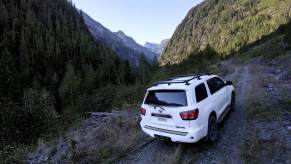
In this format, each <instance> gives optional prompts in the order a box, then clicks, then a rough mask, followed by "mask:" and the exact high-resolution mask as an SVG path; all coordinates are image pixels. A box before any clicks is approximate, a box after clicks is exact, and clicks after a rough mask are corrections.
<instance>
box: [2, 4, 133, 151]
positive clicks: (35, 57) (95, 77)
mask: <svg viewBox="0 0 291 164" xmlns="http://www.w3.org/2000/svg"><path fill="white" fill-rule="evenodd" d="M0 8H1V11H0V32H1V34H0V59H1V60H0V109H1V113H0V137H1V142H0V147H1V148H3V145H5V144H7V143H11V142H13V143H18V142H20V143H29V142H31V141H33V140H35V139H37V138H38V137H39V136H40V135H42V134H43V133H45V132H48V131H49V129H50V127H51V126H53V125H56V126H57V127H58V126H62V125H63V124H65V122H66V119H68V118H69V117H70V116H71V115H73V114H74V113H77V114H82V113H84V112H85V109H88V110H91V108H90V107H88V108H86V105H88V104H89V105H91V104H93V103H95V105H94V106H95V107H96V106H97V105H96V104H99V105H101V106H102V104H104V103H105V104H106V103H107V105H108V101H109V102H110V101H111V98H108V97H107V98H108V99H107V100H106V101H104V100H103V99H102V98H103V97H106V95H104V94H105V93H112V94H113V91H112V90H110V92H109V91H104V88H106V86H109V85H112V86H115V87H116V86H120V85H129V84H133V83H134V82H135V81H136V80H137V78H136V76H135V74H134V73H133V71H132V70H131V68H130V66H129V64H128V63H127V62H126V61H123V60H120V59H119V58H118V57H117V55H116V54H115V53H114V52H113V51H112V50H111V49H109V48H107V47H106V46H104V45H103V44H102V43H100V42H96V40H95V39H94V38H93V37H92V36H91V34H90V32H89V31H88V29H87V27H86V25H85V23H84V22H83V18H82V16H81V14H80V13H79V11H78V10H76V9H75V8H74V7H73V5H72V4H71V3H69V2H68V1H67V0H57V1H51V0H34V1H31V0H21V1H19V0H9V1H0ZM135 72H137V70H136V71H135ZM100 88H102V89H103V91H99V90H100ZM100 93H102V94H103V95H98V94H100ZM96 97H98V98H99V99H96ZM93 98H94V99H93ZM65 109H68V113H69V115H66V116H65V118H63V116H64V115H61V113H62V112H64V110H65ZM98 109H99V108H98ZM105 109H107V107H106V105H105V106H102V108H101V107H100V110H105ZM58 113H59V114H58ZM56 119H57V120H58V119H59V120H60V121H61V122H60V123H56V122H55V121H56ZM0 150H1V149H0ZM0 152H1V151H0Z"/></svg>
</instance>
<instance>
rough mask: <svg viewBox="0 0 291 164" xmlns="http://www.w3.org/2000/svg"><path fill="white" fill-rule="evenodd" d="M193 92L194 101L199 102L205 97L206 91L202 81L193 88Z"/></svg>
mask: <svg viewBox="0 0 291 164" xmlns="http://www.w3.org/2000/svg"><path fill="white" fill-rule="evenodd" d="M195 94H196V102H197V103H199V102H200V101H202V100H204V99H206V98H207V91H206V87H205V85H204V83H202V84H200V85H198V86H197V87H196V88H195Z"/></svg>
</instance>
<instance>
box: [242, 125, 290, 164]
mask: <svg viewBox="0 0 291 164" xmlns="http://www.w3.org/2000/svg"><path fill="white" fill-rule="evenodd" d="M240 152H241V158H242V159H243V160H244V163H258V164H261V163H262V164H263V163H266V162H267V163H278V162H279V163H285V161H284V160H283V161H282V159H284V158H282V157H281V155H282V154H286V152H287V148H286V146H285V145H284V143H283V142H281V141H280V140H279V139H277V138H271V139H270V140H262V139H259V138H258V137H257V136H256V131H255V130H254V129H252V132H251V133H250V135H249V136H248V138H247V139H245V140H244V142H243V144H242V146H241V150H240ZM285 160H286V159H285Z"/></svg>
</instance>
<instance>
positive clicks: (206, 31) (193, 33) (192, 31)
mask: <svg viewBox="0 0 291 164" xmlns="http://www.w3.org/2000/svg"><path fill="white" fill-rule="evenodd" d="M290 18H291V3H290V0H281V1H280V3H277V1H275V0H254V1H244V0H206V1H204V2H202V3H201V4H199V5H197V6H195V7H193V8H192V9H191V10H190V11H189V12H188V14H187V16H186V17H185V18H184V20H183V21H182V22H181V23H180V25H179V26H178V27H177V29H176V30H175V32H174V34H173V37H172V38H171V40H170V41H169V44H168V46H167V47H166V49H165V51H164V53H163V54H162V56H161V58H160V61H159V62H160V65H173V64H179V63H181V62H183V61H184V60H186V59H187V58H188V57H189V55H192V54H193V55H195V54H197V53H198V52H199V51H202V50H204V49H205V48H207V47H211V48H212V49H214V50H215V51H216V52H217V53H218V54H220V56H221V57H225V56H228V55H230V54H234V53H235V52H237V51H238V50H239V49H240V48H242V47H243V46H244V45H247V44H250V43H252V42H255V41H256V40H258V39H260V38H262V37H263V36H264V35H268V34H270V33H272V32H273V31H275V30H276V29H277V28H278V27H279V26H280V25H281V24H285V23H287V22H288V20H289V19H290Z"/></svg>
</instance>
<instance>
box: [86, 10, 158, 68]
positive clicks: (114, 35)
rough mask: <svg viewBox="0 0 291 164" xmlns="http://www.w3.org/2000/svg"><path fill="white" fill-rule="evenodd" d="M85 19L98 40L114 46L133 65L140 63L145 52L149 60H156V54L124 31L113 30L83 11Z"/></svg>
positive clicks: (119, 54) (121, 56) (120, 55)
mask: <svg viewBox="0 0 291 164" xmlns="http://www.w3.org/2000/svg"><path fill="white" fill-rule="evenodd" d="M83 17H84V21H85V23H86V25H87V27H88V28H89V30H90V32H91V34H92V35H93V36H94V37H95V38H96V40H98V41H100V42H102V43H104V44H105V45H107V46H108V47H110V48H112V49H113V50H114V51H115V52H116V53H117V54H118V56H119V57H120V58H122V59H125V60H128V61H129V63H130V64H131V65H133V66H138V65H139V59H140V57H141V55H142V54H143V55H144V56H145V58H146V59H147V60H148V61H149V62H153V61H154V60H155V56H156V54H155V53H153V52H150V51H149V50H148V49H146V48H145V47H143V46H141V45H139V44H138V43H136V42H135V40H134V39H133V38H131V37H129V36H127V35H126V34H124V33H123V32H122V31H118V32H111V31H110V30H109V29H107V28H106V27H104V26H103V25H101V24H100V23H98V22H97V21H95V20H94V19H92V18H91V17H90V16H89V15H87V14H85V13H83Z"/></svg>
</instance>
